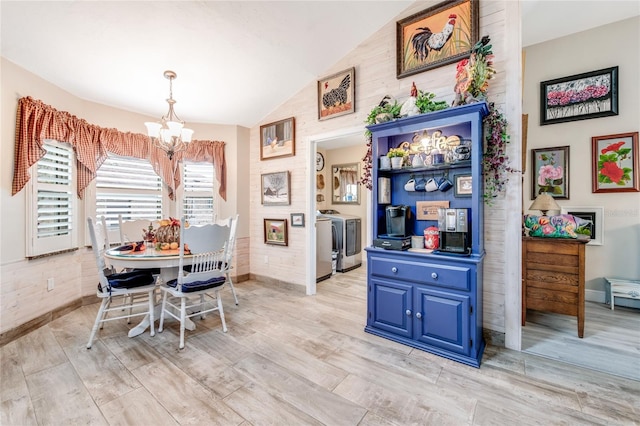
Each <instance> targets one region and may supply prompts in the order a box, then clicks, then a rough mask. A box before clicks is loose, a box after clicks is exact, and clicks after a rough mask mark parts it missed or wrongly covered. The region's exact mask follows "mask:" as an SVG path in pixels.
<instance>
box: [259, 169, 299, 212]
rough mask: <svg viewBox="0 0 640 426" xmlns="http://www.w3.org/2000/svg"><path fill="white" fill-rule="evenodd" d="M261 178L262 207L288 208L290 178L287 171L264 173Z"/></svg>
mask: <svg viewBox="0 0 640 426" xmlns="http://www.w3.org/2000/svg"><path fill="white" fill-rule="evenodd" d="M260 176H261V178H262V179H261V182H262V189H261V193H260V199H261V201H262V205H264V206H288V205H289V204H291V176H290V175H289V171H285V172H275V173H264V174H262V175H260Z"/></svg>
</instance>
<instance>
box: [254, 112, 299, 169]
mask: <svg viewBox="0 0 640 426" xmlns="http://www.w3.org/2000/svg"><path fill="white" fill-rule="evenodd" d="M292 155H296V122H295V119H294V118H293V117H291V118H287V119H284V120H280V121H276V122H275V123H269V124H265V125H264V126H260V160H269V159H272V158H278V157H289V156H292Z"/></svg>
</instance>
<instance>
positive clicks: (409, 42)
mask: <svg viewBox="0 0 640 426" xmlns="http://www.w3.org/2000/svg"><path fill="white" fill-rule="evenodd" d="M478 3H479V1H477V0H456V1H445V2H443V3H439V4H437V5H435V6H433V7H430V8H429V9H426V10H423V11H422V12H418V13H416V14H414V15H411V16H409V17H407V18H405V19H402V20H400V21H398V22H397V23H396V70H397V78H403V77H407V76H410V75H413V74H417V73H420V72H423V71H427V70H430V69H433V68H437V67H441V66H443V65H447V64H451V63H453V62H457V61H459V60H460V59H463V58H467V57H469V56H470V55H471V48H472V47H473V45H474V44H476V43H477V42H478Z"/></svg>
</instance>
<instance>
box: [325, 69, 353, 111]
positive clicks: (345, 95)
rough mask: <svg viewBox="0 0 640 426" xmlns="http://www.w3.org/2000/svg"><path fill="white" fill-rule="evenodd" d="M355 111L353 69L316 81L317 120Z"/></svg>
mask: <svg viewBox="0 0 640 426" xmlns="http://www.w3.org/2000/svg"><path fill="white" fill-rule="evenodd" d="M355 111H356V69H355V68H349V69H348V70H344V71H340V72H339V73H336V74H333V75H330V76H329V77H325V78H323V79H322V80H318V120H326V119H328V118H334V117H339V116H341V115H345V114H351V113H352V112H355Z"/></svg>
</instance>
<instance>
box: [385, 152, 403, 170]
mask: <svg viewBox="0 0 640 426" xmlns="http://www.w3.org/2000/svg"><path fill="white" fill-rule="evenodd" d="M387 157H389V158H390V159H391V168H392V169H401V168H402V165H403V163H404V159H405V158H406V157H407V151H405V150H404V149H402V148H391V149H390V150H389V152H387Z"/></svg>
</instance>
